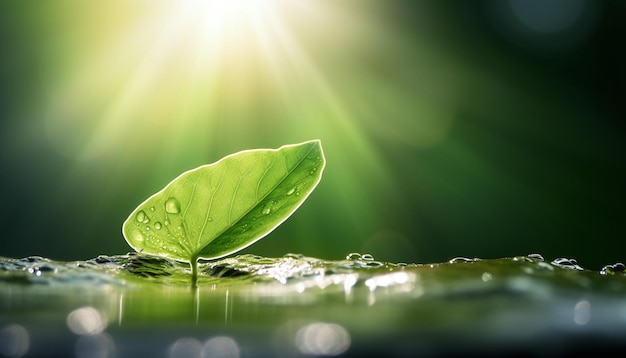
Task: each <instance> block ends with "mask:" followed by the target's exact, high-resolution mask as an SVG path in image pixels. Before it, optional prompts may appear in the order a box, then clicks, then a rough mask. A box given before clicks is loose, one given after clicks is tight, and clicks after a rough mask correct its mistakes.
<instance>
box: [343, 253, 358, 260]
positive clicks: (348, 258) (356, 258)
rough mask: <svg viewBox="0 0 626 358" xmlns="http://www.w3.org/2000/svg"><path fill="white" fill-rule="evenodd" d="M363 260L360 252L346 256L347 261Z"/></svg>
mask: <svg viewBox="0 0 626 358" xmlns="http://www.w3.org/2000/svg"><path fill="white" fill-rule="evenodd" d="M360 259H361V254H359V253H358V252H351V253H349V254H348V255H347V256H346V260H350V261H355V260H360Z"/></svg>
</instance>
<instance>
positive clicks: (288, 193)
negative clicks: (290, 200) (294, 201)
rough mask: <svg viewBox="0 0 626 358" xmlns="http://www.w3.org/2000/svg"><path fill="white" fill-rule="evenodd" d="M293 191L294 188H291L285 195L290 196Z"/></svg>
mask: <svg viewBox="0 0 626 358" xmlns="http://www.w3.org/2000/svg"><path fill="white" fill-rule="evenodd" d="M295 191H296V188H291V189H289V191H288V192H287V195H291V194H293V193H295Z"/></svg>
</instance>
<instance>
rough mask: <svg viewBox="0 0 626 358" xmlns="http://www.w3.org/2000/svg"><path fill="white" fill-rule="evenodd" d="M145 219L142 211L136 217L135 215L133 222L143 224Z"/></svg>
mask: <svg viewBox="0 0 626 358" xmlns="http://www.w3.org/2000/svg"><path fill="white" fill-rule="evenodd" d="M147 218H148V216H146V213H145V212H144V211H143V210H139V212H138V213H137V215H135V220H137V222H138V223H143V222H144V221H145V220H146V219H147Z"/></svg>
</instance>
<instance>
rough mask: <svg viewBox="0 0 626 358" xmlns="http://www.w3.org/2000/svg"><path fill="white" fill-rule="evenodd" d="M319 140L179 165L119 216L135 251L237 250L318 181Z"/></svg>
mask: <svg viewBox="0 0 626 358" xmlns="http://www.w3.org/2000/svg"><path fill="white" fill-rule="evenodd" d="M324 165H325V159H324V154H323V152H322V147H321V144H320V141H319V140H313V141H308V142H304V143H300V144H294V145H286V146H283V147H280V148H278V149H257V150H247V151H242V152H238V153H235V154H231V155H229V156H227V157H225V158H223V159H221V160H219V161H218V162H215V163H213V164H209V165H203V166H201V167H198V168H196V169H193V170H190V171H187V172H185V173H183V174H181V175H180V176H178V177H177V178H176V179H174V180H172V182H171V183H169V184H168V185H167V186H166V187H165V188H163V189H162V190H161V191H159V192H158V193H156V194H154V195H152V196H151V197H149V198H148V199H147V200H146V201H144V202H143V203H141V205H139V206H138V207H137V209H135V210H134V211H133V212H132V213H131V214H130V216H129V217H128V219H126V221H125V222H124V225H123V227H122V231H123V234H124V237H125V238H126V241H127V242H128V244H129V245H130V246H131V247H132V248H133V249H135V250H136V251H140V252H145V253H149V254H155V255H160V256H166V257H169V258H173V259H176V260H180V261H188V262H191V263H192V267H193V265H194V264H195V261H197V259H198V258H202V259H216V258H219V257H222V256H226V255H228V254H231V253H233V252H236V251H239V250H241V249H243V248H245V247H247V246H249V245H251V244H253V243H254V242H256V241H257V240H259V239H261V238H262V237H264V236H265V235H267V234H268V233H270V232H271V231H272V230H274V229H275V228H276V227H277V226H278V225H280V224H281V223H282V222H283V221H285V220H286V219H287V218H288V217H289V216H290V215H291V214H292V213H293V212H294V211H295V210H296V209H297V208H298V207H299V206H300V205H301V204H302V203H303V202H304V200H305V199H306V198H307V197H308V196H309V194H310V193H311V191H313V189H314V188H315V186H316V185H317V184H318V183H319V181H320V179H321V176H322V171H323V169H324Z"/></svg>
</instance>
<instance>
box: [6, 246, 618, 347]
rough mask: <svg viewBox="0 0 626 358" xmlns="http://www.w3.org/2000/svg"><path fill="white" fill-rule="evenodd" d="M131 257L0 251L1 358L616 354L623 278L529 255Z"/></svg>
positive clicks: (614, 268) (610, 270) (613, 271)
mask: <svg viewBox="0 0 626 358" xmlns="http://www.w3.org/2000/svg"><path fill="white" fill-rule="evenodd" d="M189 271H190V270H189V267H188V265H186V264H182V263H178V262H176V261H171V260H168V259H164V258H160V257H154V256H147V255H142V254H134V253H129V254H127V255H120V256H99V257H97V258H94V259H91V260H87V261H75V262H58V261H51V260H48V259H45V258H41V257H28V258H23V259H10V258H0V356H2V357H39V356H50V357H55V356H58V357H81V358H82V357H138V356H144V357H176V358H178V357H278V356H280V357H285V356H287V357H288V356H354V357H363V356H385V357H391V356H415V355H420V356H448V355H455V356H456V355H480V356H484V355H498V356H500V355H505V354H507V355H510V354H516V355H522V354H523V355H541V356H564V355H572V354H574V353H577V354H580V353H585V352H587V353H594V354H604V355H608V354H615V355H620V354H624V353H626V276H625V275H624V266H623V265H622V264H615V265H608V266H606V267H605V268H604V269H603V270H602V271H601V272H597V271H589V270H584V269H583V268H582V267H580V266H579V265H578V263H577V262H576V261H575V260H569V259H564V258H561V259H555V260H553V261H549V260H544V259H543V257H541V256H540V255H536V254H535V255H528V256H519V257H512V258H503V259H492V260H479V259H468V258H455V259H452V260H450V262H446V263H438V264H424V265H421V264H420V265H418V264H404V263H395V264H394V263H385V262H378V261H375V260H374V258H373V257H371V256H370V255H361V254H357V253H354V254H349V255H348V256H347V257H346V259H345V260H336V261H328V260H320V259H316V258H310V257H304V256H302V255H297V254H287V255H285V256H283V257H280V258H267V257H260V256H253V255H241V256H236V257H231V258H226V259H223V260H219V261H215V262H209V263H202V264H201V265H200V277H199V281H198V286H197V287H195V288H193V287H192V286H191V282H190V274H189Z"/></svg>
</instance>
